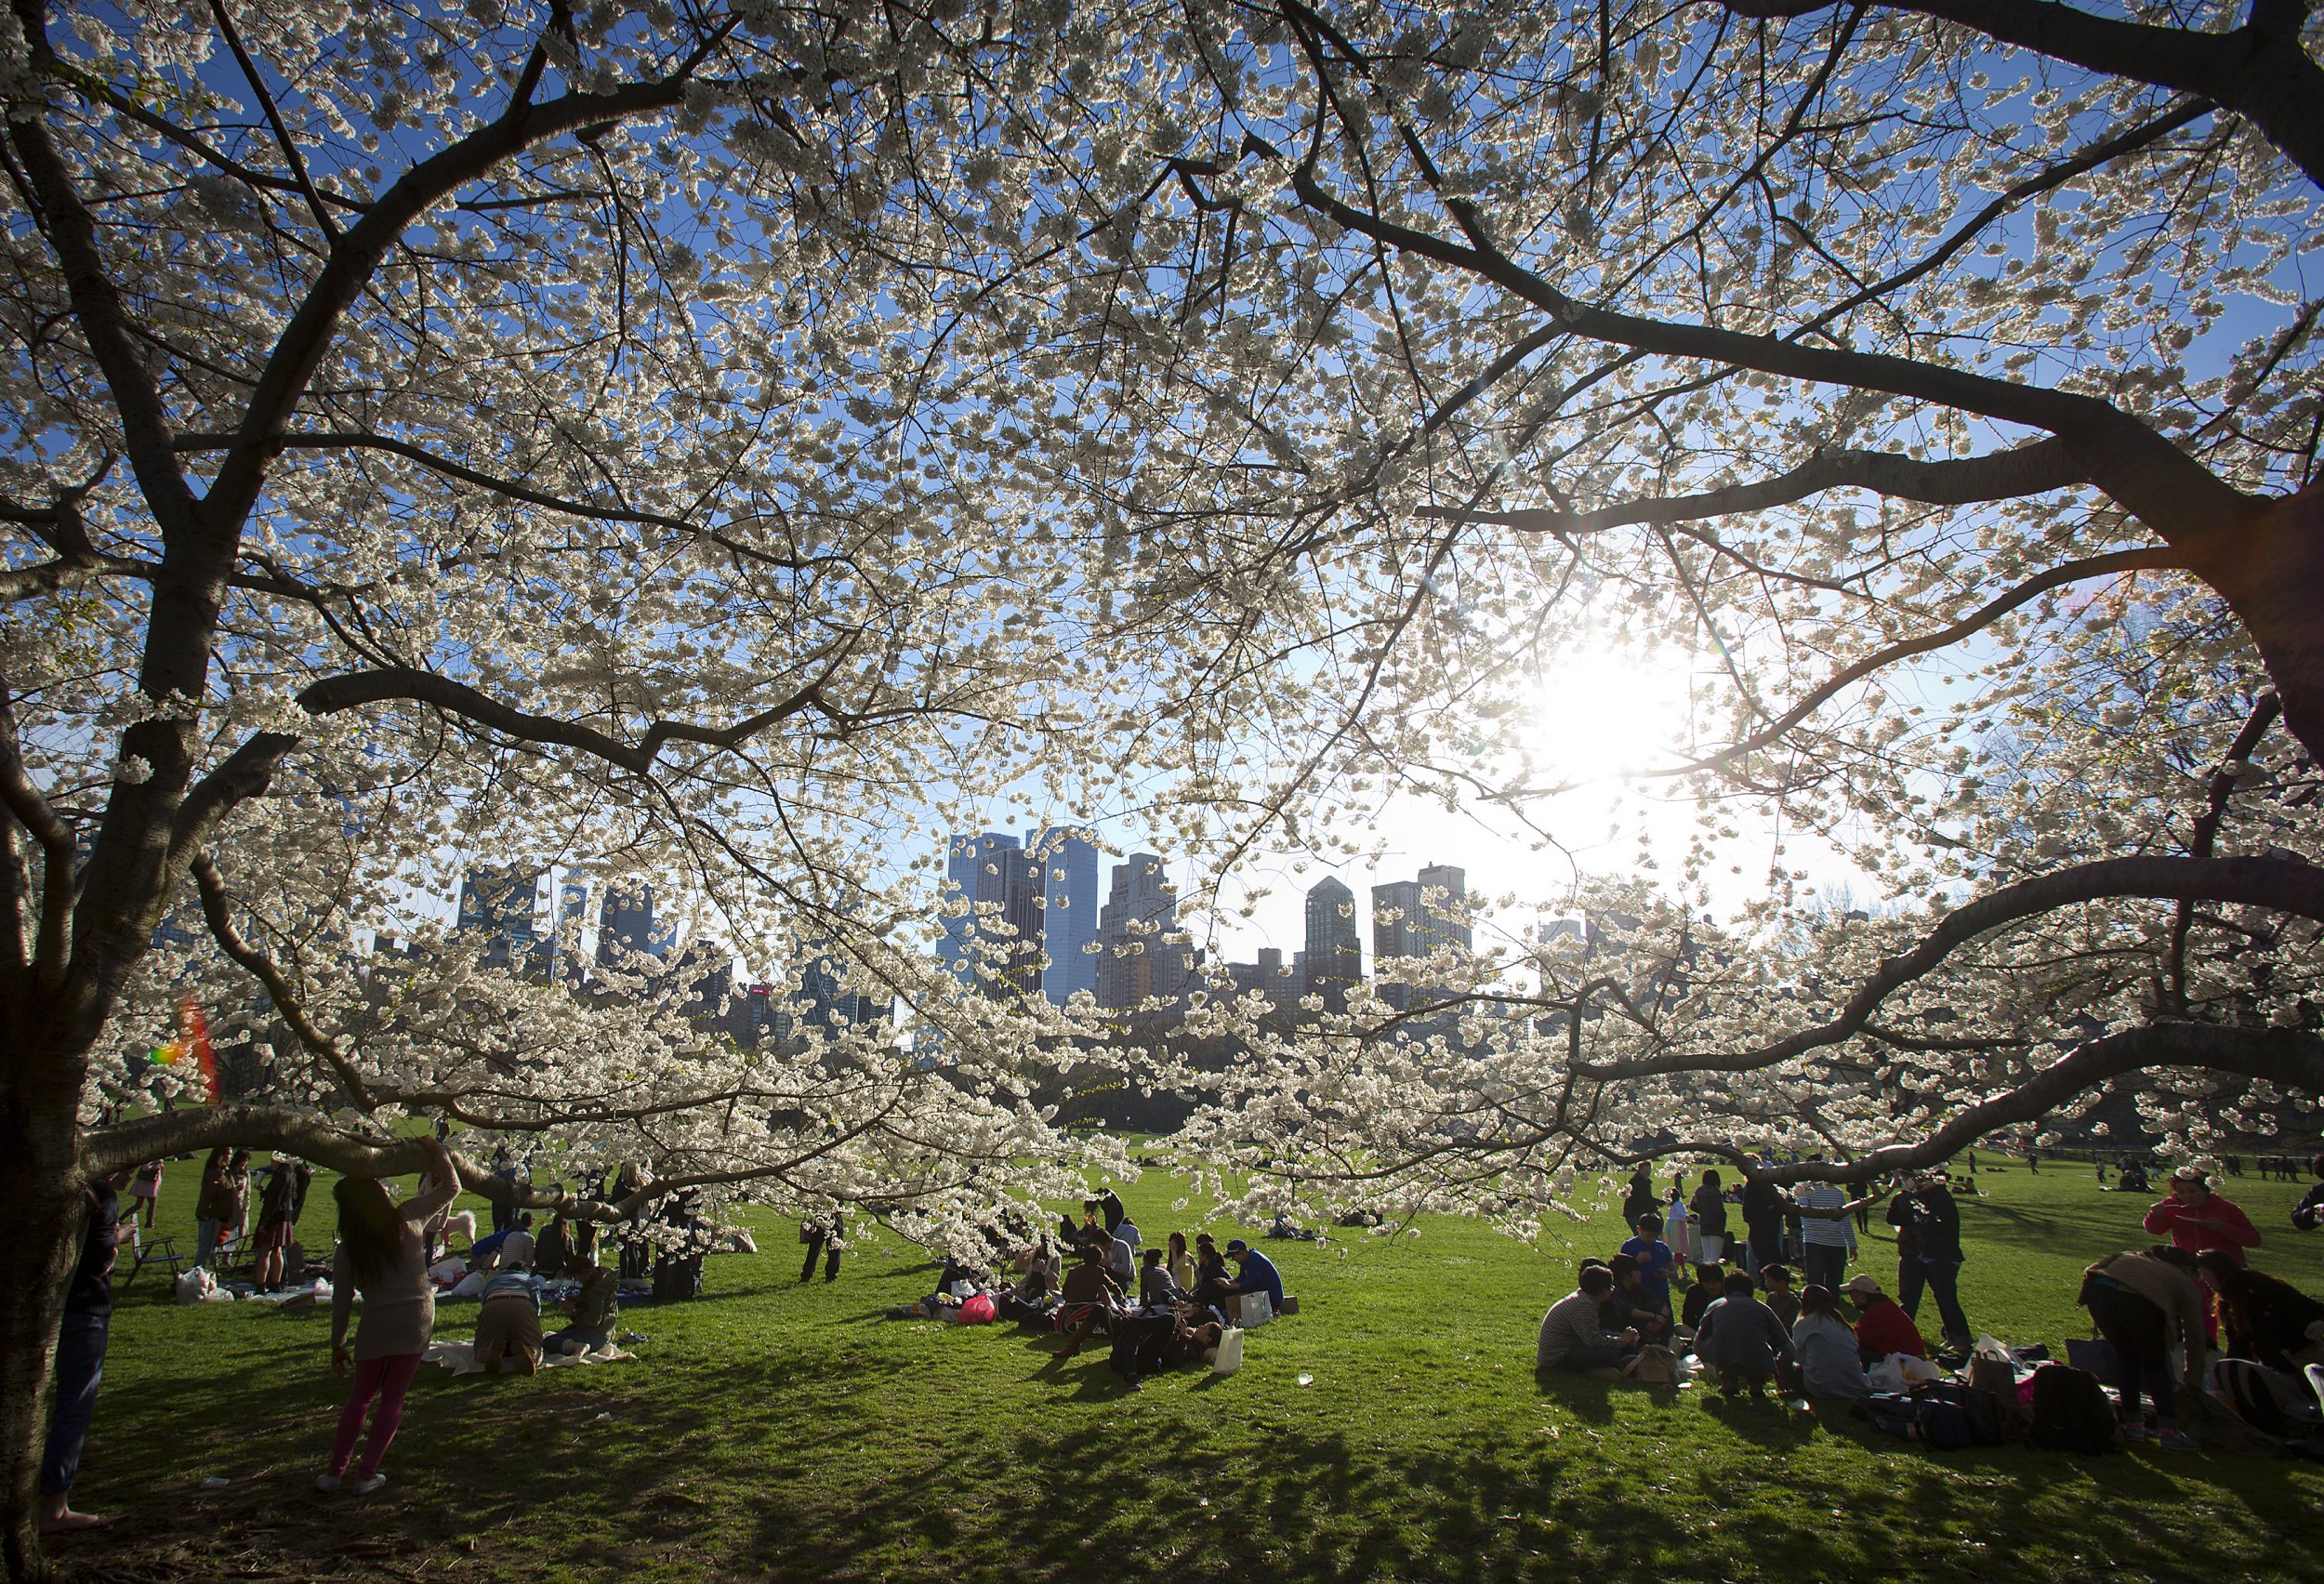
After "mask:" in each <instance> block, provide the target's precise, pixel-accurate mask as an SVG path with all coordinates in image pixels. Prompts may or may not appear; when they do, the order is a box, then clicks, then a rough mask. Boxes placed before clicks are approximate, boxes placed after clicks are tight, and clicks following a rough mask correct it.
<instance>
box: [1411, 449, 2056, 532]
mask: <svg viewBox="0 0 2324 1584" xmlns="http://www.w3.org/2000/svg"><path fill="white" fill-rule="evenodd" d="M2089 482H2091V480H2090V479H2089V477H2088V476H2087V473H2086V470H2085V469H2083V468H2082V467H2081V466H2080V464H2079V463H2078V462H2077V461H2076V460H2075V457H2074V453H2073V450H2072V448H2071V447H2069V446H2068V445H2067V443H2066V442H2064V441H2062V440H2058V439H2055V438H2052V439H2048V440H2039V441H2035V442H2032V443H2031V444H2029V445H2021V446H2017V447H2014V448H2013V449H2011V450H2008V451H1996V452H1991V453H1988V454H1987V455H1983V456H1956V457H1948V458H1946V459H1943V460H1940V461H1935V462H1923V461H1920V460H1918V459H1916V458H1914V457H1910V456H1900V455H1895V453H1892V452H1884V451H1826V452H1818V453H1817V454H1816V455H1814V456H1811V457H1809V458H1808V459H1807V460H1806V461H1804V462H1802V463H1801V464H1800V465H1799V466H1798V467H1796V468H1794V469H1791V470H1790V471H1789V472H1788V473H1781V474H1778V475H1776V477H1774V478H1772V479H1758V480H1753V481H1751V482H1747V483H1739V484H1727V485H1724V486H1723V487H1721V488H1719V489H1714V490H1704V491H1700V492H1698V493H1697V494H1695V495H1661V496H1649V497H1644V498H1641V499H1638V500H1627V501H1622V502H1620V503H1619V504H1617V505H1614V506H1604V507H1600V508H1597V509H1595V510H1593V511H1552V510H1544V509H1538V508H1536V509H1532V510H1523V511H1464V510H1460V509H1459V508H1452V507H1422V508H1419V510H1417V511H1416V512H1414V514H1413V515H1415V516H1417V517H1423V518H1433V519H1436V520H1439V521H1457V522H1489V523H1494V524H1498V525H1499V526H1501V527H1505V528H1514V529H1517V530H1518V531H1520V532H1522V533H1529V534H1597V533H1603V532H1604V531H1606V530H1607V529H1611V528H1624V527H1629V526H1631V525H1633V524H1636V523H1644V522H1652V523H1671V522H1687V521H1697V520H1699V519H1702V518H1706V517H1724V516H1727V515H1729V514H1730V513H1734V512H1742V511H1765V510H1768V509H1769V508H1773V507H1778V506H1790V505H1793V504H1795V503H1797V502H1799V501H1802V500H1805V499H1806V498H1807V497H1808V496H1810V495H1821V494H1823V493H1824V492H1825V491H1826V490H1843V489H1857V490H1869V491H1871V492H1872V493H1873V494H1875V495H1888V496H1892V497H1894V498H1895V499H1898V500H1912V501H1920V502H1921V503H1922V504H1923V505H1928V506H1968V505H1973V504H1976V503H1978V502H1983V501H1994V500H2014V499H2017V498H2019V497H2021V496H2025V495H2046V494H2048V493H2049V492H2050V491H2052V490H2061V489H2067V488H2070V487H2071V486H2073V485H2076V484H2086V483H2089Z"/></svg>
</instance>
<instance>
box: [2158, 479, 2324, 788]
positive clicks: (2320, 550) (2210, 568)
mask: <svg viewBox="0 0 2324 1584" xmlns="http://www.w3.org/2000/svg"><path fill="white" fill-rule="evenodd" d="M2187 564H2188V566H2189V567H2190V569H2191V570H2193V572H2194V573H2195V574H2196V575H2197V576H2199V577H2200V578H2201V579H2202V580H2203V581H2204V582H2206V583H2208V584H2210V585H2211V586H2212V587H2213V588H2215V589H2217V590H2218V591H2219V593H2220V596H2221V597H2222V598H2223V599H2225V601H2227V605H2228V608H2229V609H2231V610H2233V611H2234V612H2235V614H2236V615H2237V616H2238V618H2239V619H2240V620H2241V621H2242V623H2243V627H2244V630H2245V631H2246V632H2248V633H2250V634H2251V641H2252V643H2253V644H2254V645H2256V646H2257V647H2258V649H2259V652H2260V658H2261V659H2263V660H2265V662H2266V663H2267V674H2268V677H2269V679H2270V680H2272V681H2274V683H2275V684H2276V696H2277V697H2278V698H2280V699H2282V700H2283V705H2284V724H2285V725H2286V726H2287V727H2289V728H2290V729H2291V734H2292V735H2293V736H2295V737H2297V738H2299V739H2300V741H2301V743H2302V744H2303V745H2304V746H2305V747H2306V748H2307V750H2308V756H2309V758H2310V759H2314V760H2316V761H2317V763H2324V482H2317V483H2314V484H2310V485H2309V486H2308V487H2307V488H2306V489H2304V490H2302V491H2301V492H2300V493H2299V494H2298V495H2286V496H2284V497H2282V498H2281V499H2278V500H2273V501H2270V502H2268V503H2267V504H2266V505H2265V507H2263V508H2260V509H2259V510H2257V511H2254V512H2252V513H2251V514H2250V515H2249V516H2248V517H2247V518H2245V519H2244V520H2243V521H2241V522H2239V523H2238V524H2237V525H2236V526H2235V527H2234V528H2232V529H2230V530H2227V531H2225V532H2223V533H2220V534H2218V535H2206V536H2205V537H2204V538H2203V539H2201V540H2200V541H2198V542H2197V543H2196V544H2194V545H2192V546H2191V547H2189V554H2188V557H2187Z"/></svg>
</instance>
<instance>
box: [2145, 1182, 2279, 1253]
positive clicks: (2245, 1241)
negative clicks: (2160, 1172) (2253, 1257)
mask: <svg viewBox="0 0 2324 1584" xmlns="http://www.w3.org/2000/svg"><path fill="white" fill-rule="evenodd" d="M2194 1221H2219V1222H2221V1223H2223V1226H2224V1230H2219V1231H2214V1230H2213V1229H2212V1228H2211V1227H2207V1226H2196V1225H2193V1224H2192V1223H2193V1222H2194ZM2140 1224H2142V1225H2144V1226H2145V1227H2146V1230H2147V1231H2148V1232H2151V1233H2153V1234H2156V1235H2157V1236H2160V1235H2161V1234H2164V1233H2169V1234H2171V1247H2173V1248H2184V1249H2185V1250H2186V1251H2187V1252H2188V1253H2190V1254H2200V1253H2203V1252H2204V1251H2205V1250H2207V1249H2212V1248H2217V1249H2221V1250H2224V1251H2225V1252H2226V1253H2228V1254H2231V1255H2233V1256H2234V1257H2235V1262H2236V1263H2237V1264H2238V1265H2241V1264H2247V1263H2249V1262H2250V1261H2249V1260H2248V1258H2247V1256H2246V1255H2245V1254H2244V1252H2243V1251H2244V1250H2245V1249H2246V1248H2251V1247H2256V1246H2257V1245H2258V1243H2259V1240H2260V1231H2259V1228H2257V1227H2255V1226H2253V1225H2252V1224H2251V1217H2250V1216H2247V1215H2245V1214H2244V1213H2243V1212H2242V1210H2240V1209H2239V1208H2237V1207H2236V1206H2234V1205H2231V1204H2229V1203H2228V1202H2227V1201H2226V1200H2225V1199H2223V1198H2221V1197H2220V1196H2219V1195H2216V1194H2213V1195H2212V1196H2211V1197H2210V1198H2208V1199H2205V1200H2204V1201H2203V1203H2202V1205H2201V1206H2200V1207H2196V1206H2193V1205H2183V1204H2181V1203H2179V1201H2178V1200H2176V1199H2165V1200H2162V1201H2161V1202H2160V1203H2159V1204H2158V1205H2156V1206H2155V1208H2153V1209H2151V1210H2148V1211H2147V1212H2146V1221H2143V1222H2142V1223H2140Z"/></svg>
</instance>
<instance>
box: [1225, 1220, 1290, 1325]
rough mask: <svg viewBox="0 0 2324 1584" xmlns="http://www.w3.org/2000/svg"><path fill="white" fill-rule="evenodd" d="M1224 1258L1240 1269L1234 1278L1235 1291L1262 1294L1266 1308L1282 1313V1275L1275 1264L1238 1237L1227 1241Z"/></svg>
mask: <svg viewBox="0 0 2324 1584" xmlns="http://www.w3.org/2000/svg"><path fill="white" fill-rule="evenodd" d="M1226 1257H1227V1258H1228V1259H1230V1260H1232V1261H1235V1263H1236V1264H1237V1265H1239V1266H1240V1267H1241V1268H1242V1274H1241V1275H1240V1276H1238V1277H1236V1278H1235V1292H1236V1293H1237V1294H1241V1293H1248V1292H1263V1293H1265V1294H1266V1295H1267V1304H1268V1307H1269V1308H1271V1309H1272V1310H1274V1313H1277V1314H1280V1313H1283V1273H1282V1272H1280V1271H1278V1270H1276V1269H1275V1262H1274V1261H1273V1260H1270V1259H1268V1258H1267V1257H1266V1256H1265V1255H1264V1254H1261V1252H1260V1251H1259V1250H1258V1249H1256V1248H1253V1247H1251V1246H1250V1245H1249V1244H1248V1243H1246V1242H1244V1241H1243V1240H1242V1239H1241V1238H1239V1237H1233V1238H1229V1239H1228V1240H1227V1245H1226Z"/></svg>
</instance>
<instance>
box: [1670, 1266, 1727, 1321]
mask: <svg viewBox="0 0 2324 1584" xmlns="http://www.w3.org/2000/svg"><path fill="white" fill-rule="evenodd" d="M1725 1280H1726V1273H1725V1272H1724V1271H1723V1270H1722V1269H1721V1268H1720V1267H1719V1266H1717V1265H1697V1266H1696V1267H1695V1284H1694V1286H1692V1287H1688V1288H1687V1289H1686V1296H1685V1298H1684V1300H1682V1302H1681V1306H1680V1309H1679V1326H1680V1327H1681V1328H1682V1329H1684V1330H1688V1331H1692V1330H1694V1329H1695V1328H1696V1327H1698V1326H1700V1325H1701V1324H1702V1323H1703V1311H1704V1310H1706V1309H1709V1308H1710V1306H1711V1305H1712V1304H1714V1303H1716V1302H1718V1301H1719V1300H1721V1299H1722V1298H1724V1297H1725V1296H1726V1287H1725V1285H1724V1284H1725Z"/></svg>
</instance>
